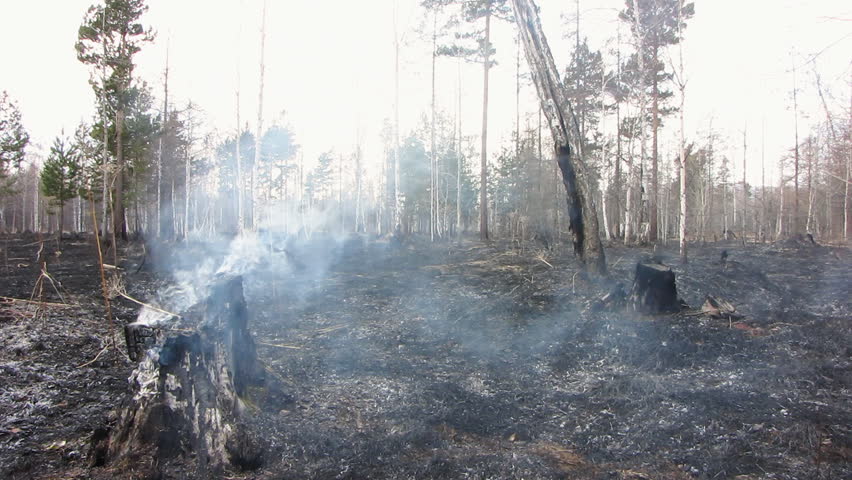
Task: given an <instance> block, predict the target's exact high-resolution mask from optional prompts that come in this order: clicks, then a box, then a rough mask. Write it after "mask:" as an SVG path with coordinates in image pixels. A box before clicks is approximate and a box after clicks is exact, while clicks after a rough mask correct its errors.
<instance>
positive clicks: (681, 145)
mask: <svg viewBox="0 0 852 480" xmlns="http://www.w3.org/2000/svg"><path fill="white" fill-rule="evenodd" d="M637 3H638V2H637ZM677 16H678V22H677V23H678V36H680V32H681V28H682V27H681V24H682V23H683V0H679V1H678V6H677ZM678 63H679V67H680V68H679V69H680V72H679V74H678V86H679V88H680V110H679V114H678V116H679V117H680V118H679V119H680V128H679V129H678V150H679V151H680V155H679V157H680V161H679V162H678V168H679V169H680V220H679V221H680V243H679V247H680V261H681V263H684V264H685V263H687V261H688V258H687V252H686V216H687V205H686V141H685V140H684V134H685V132H684V130H685V129H684V121H683V116H684V115H683V111H684V107H685V103H686V78H685V77H684V70H683V42H678Z"/></svg>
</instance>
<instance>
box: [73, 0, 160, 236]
mask: <svg viewBox="0 0 852 480" xmlns="http://www.w3.org/2000/svg"><path fill="white" fill-rule="evenodd" d="M147 10H148V7H147V5H145V1H144V0H105V1H104V4H103V5H92V6H91V7H89V9H88V11H87V12H86V15H85V17H83V23H82V24H81V25H80V29H79V31H78V35H77V44H76V50H77V59H78V60H79V61H80V62H82V63H84V64H87V65H92V66H95V67H98V68H100V69H101V70H102V77H103V78H102V82H103V84H102V85H100V86H98V85H97V84H96V83H95V82H92V85H93V87H94V88H95V91H96V93H99V97H100V101H101V102H102V103H109V105H108V107H109V108H110V110H112V112H114V121H115V139H116V140H115V141H116V149H115V150H116V155H115V159H116V174H115V175H116V177H115V180H114V205H113V228H114V232H115V233H116V234H120V235H121V237H122V238H126V236H127V222H126V220H125V214H124V173H125V172H124V170H125V155H124V138H123V136H124V120H125V114H126V111H127V105H128V102H129V96H128V90H129V89H130V84H131V80H132V78H133V68H134V64H133V56H134V55H136V54H137V53H139V51H140V50H141V48H142V45H143V44H145V43H147V42H150V41H152V40H153V39H154V35H153V33H152V32H151V30H150V29H146V28H145V27H144V26H143V25H142V24H141V23H140V22H139V19H140V18H141V17H142V15H143V14H144V13H145V12H146V11H147ZM107 71H108V72H109V75H108V76H107ZM106 107H107V105H104V106H103V108H104V110H106V109H107V108H106Z"/></svg>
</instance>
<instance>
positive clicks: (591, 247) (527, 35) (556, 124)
mask: <svg viewBox="0 0 852 480" xmlns="http://www.w3.org/2000/svg"><path fill="white" fill-rule="evenodd" d="M512 3H513V5H514V8H515V22H516V23H517V25H518V30H519V34H520V37H521V41H522V42H523V44H524V52H525V54H526V57H527V63H528V64H529V66H530V71H531V73H532V77H533V81H534V83H535V86H536V90H537V91H538V97H539V100H540V101H541V106H542V110H543V111H544V114H545V116H546V117H547V121H548V124H549V125H550V132H551V134H552V135H553V140H554V144H555V145H556V160H557V163H558V165H559V168H560V170H561V171H562V183H563V184H564V185H565V189H566V193H567V202H568V212H569V222H570V223H569V224H570V227H571V233H572V235H573V238H574V253H575V254H576V255H577V256H578V257H579V258H580V261H581V262H583V263H584V265H585V266H586V268H587V269H589V270H590V271H592V272H595V273H599V274H605V273H606V256H605V254H604V249H603V244H602V243H601V239H600V235H599V231H598V230H599V229H598V215H597V211H596V209H595V203H594V195H593V193H592V188H591V183H590V182H589V176H588V173H587V172H586V165H585V163H584V162H583V150H582V141H581V137H580V132H579V127H578V126H577V120H576V118H575V117H574V112H573V110H572V107H571V103H570V102H569V101H568V99H567V97H566V96H565V89H564V87H563V85H562V80H561V77H560V75H559V70H558V69H557V68H556V63H555V62H554V61H553V56H552V55H551V53H550V47H549V46H548V44H547V39H546V38H545V36H544V32H543V30H542V28H541V21H540V19H539V16H538V13H537V9H536V7H535V6H534V5H533V4H532V2H531V1H530V0H513V2H512Z"/></svg>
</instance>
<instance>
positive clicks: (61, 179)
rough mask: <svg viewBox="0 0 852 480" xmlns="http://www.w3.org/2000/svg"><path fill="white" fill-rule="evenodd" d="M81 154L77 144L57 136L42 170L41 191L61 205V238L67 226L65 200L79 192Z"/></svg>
mask: <svg viewBox="0 0 852 480" xmlns="http://www.w3.org/2000/svg"><path fill="white" fill-rule="evenodd" d="M80 173H81V162H80V155H79V152H78V151H77V148H76V146H75V145H73V144H72V145H68V144H67V143H66V139H65V138H63V137H57V138H56V139H55V140H54V141H53V146H51V147H50V156H49V157H48V158H47V160H46V161H45V162H44V167H43V168H42V171H41V193H42V194H44V196H46V197H50V204H51V205H53V206H58V207H59V232H58V235H59V239H60V241H61V239H62V230H63V228H64V226H65V222H64V219H65V215H64V210H65V202H67V201H68V200H71V199H72V198H74V197H76V196H77V195H78V193H79V177H80Z"/></svg>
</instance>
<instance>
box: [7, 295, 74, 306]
mask: <svg viewBox="0 0 852 480" xmlns="http://www.w3.org/2000/svg"><path fill="white" fill-rule="evenodd" d="M0 301H2V302H9V303H17V302H20V303H32V304H37V305H44V306H47V307H63V308H70V307H73V305H68V304H67V303H52V302H36V301H33V300H25V299H23V298H13V297H4V296H2V295H0Z"/></svg>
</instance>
